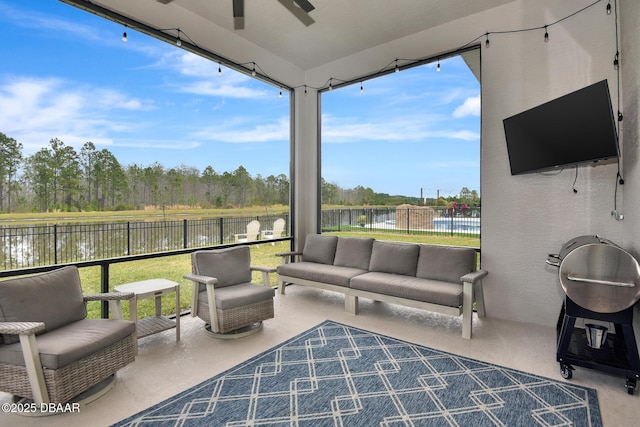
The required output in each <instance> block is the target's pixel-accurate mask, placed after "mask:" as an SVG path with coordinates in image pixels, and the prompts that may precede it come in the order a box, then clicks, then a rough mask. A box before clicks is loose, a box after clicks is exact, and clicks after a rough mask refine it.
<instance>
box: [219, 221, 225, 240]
mask: <svg viewBox="0 0 640 427" xmlns="http://www.w3.org/2000/svg"><path fill="white" fill-rule="evenodd" d="M219 232H220V244H223V243H224V237H223V236H224V219H223V217H220V229H219Z"/></svg>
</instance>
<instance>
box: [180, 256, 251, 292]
mask: <svg viewBox="0 0 640 427" xmlns="http://www.w3.org/2000/svg"><path fill="white" fill-rule="evenodd" d="M211 257H212V258H214V259H215V262H211V261H208V258H211ZM192 265H193V268H194V270H197V271H194V273H195V274H199V275H201V276H209V277H215V278H216V279H218V283H216V284H215V286H214V287H215V288H216V289H217V288H224V287H226V286H231V285H237V284H238V283H246V282H250V281H251V270H250V266H251V252H250V251H249V247H248V246H235V247H233V248H225V249H213V250H207V251H197V252H194V253H193V255H192ZM200 290H204V285H201V286H200Z"/></svg>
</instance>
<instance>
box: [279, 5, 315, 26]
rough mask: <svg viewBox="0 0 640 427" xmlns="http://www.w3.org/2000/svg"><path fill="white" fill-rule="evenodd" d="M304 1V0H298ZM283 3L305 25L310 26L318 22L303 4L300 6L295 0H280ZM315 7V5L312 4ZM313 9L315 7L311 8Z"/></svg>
mask: <svg viewBox="0 0 640 427" xmlns="http://www.w3.org/2000/svg"><path fill="white" fill-rule="evenodd" d="M296 1H300V2H301V1H302V0H296ZM278 2H280V4H281V5H283V6H284V7H285V8H287V10H288V11H289V12H291V13H292V14H293V15H294V16H295V17H296V18H298V19H299V20H300V22H302V23H303V24H304V25H305V26H307V27H308V26H309V25H311V24H313V23H314V22H316V21H315V20H314V19H313V18H312V17H311V16H309V14H307V13H306V12H305V11H304V10H302V9H301V7H302V6H300V7H298V5H297V3H294V0H278ZM311 7H313V6H311ZM311 10H313V9H311Z"/></svg>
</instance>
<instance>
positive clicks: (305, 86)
mask: <svg viewBox="0 0 640 427" xmlns="http://www.w3.org/2000/svg"><path fill="white" fill-rule="evenodd" d="M304 94H305V96H306V95H307V85H304Z"/></svg>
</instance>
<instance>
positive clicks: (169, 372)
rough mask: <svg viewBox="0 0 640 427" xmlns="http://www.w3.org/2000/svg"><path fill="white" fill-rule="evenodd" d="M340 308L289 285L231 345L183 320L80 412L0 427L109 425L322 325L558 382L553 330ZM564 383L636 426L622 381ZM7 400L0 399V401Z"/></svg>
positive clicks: (610, 419) (150, 340)
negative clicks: (586, 391) (465, 326)
mask: <svg viewBox="0 0 640 427" xmlns="http://www.w3.org/2000/svg"><path fill="white" fill-rule="evenodd" d="M343 301H344V300H343V297H342V296H340V295H337V294H334V293H331V292H326V291H320V290H317V289H309V288H303V287H301V286H296V285H292V286H289V287H288V288H287V293H286V295H279V294H278V295H277V296H276V298H275V313H276V317H275V318H274V319H271V320H269V321H266V322H265V324H264V329H263V330H262V331H260V332H259V333H258V334H256V335H253V336H250V337H246V338H242V339H238V340H226V341H225V340H217V339H214V338H210V337H209V336H208V335H207V334H205V333H204V331H203V324H204V323H203V322H202V321H201V320H199V319H193V318H191V317H190V316H183V317H182V319H181V320H182V321H181V340H180V341H179V342H176V341H175V333H174V331H173V330H169V331H165V332H162V333H159V334H156V335H152V336H149V337H145V338H142V339H140V340H139V342H138V343H139V354H138V357H137V359H136V361H135V363H132V364H130V365H129V366H127V367H125V368H124V369H122V370H120V371H119V372H118V374H117V379H116V384H115V386H114V388H113V390H111V391H110V392H108V393H107V394H106V395H105V396H103V397H101V398H100V399H98V400H96V401H95V402H92V403H90V404H88V405H86V406H83V407H82V408H80V412H79V413H68V414H59V415H55V416H48V417H41V418H27V417H22V416H18V415H15V414H7V413H0V425H6V426H47V427H53V426H64V427H69V426H108V425H110V424H112V423H115V422H117V421H120V420H122V419H124V418H126V417H128V416H130V415H132V414H135V413H137V412H139V411H141V410H143V409H145V408H147V407H149V406H151V405H153V404H155V403H158V402H160V401H162V400H164V399H166V398H168V397H170V396H173V395H175V394H177V393H179V392H180V391H183V390H185V389H187V388H189V387H191V386H193V385H196V384H198V383H200V382H202V381H204V380H206V379H208V378H210V377H212V376H214V375H216V374H218V373H220V372H222V371H224V370H226V369H228V368H231V367H233V366H234V365H236V364H238V363H239V362H242V361H244V360H246V359H248V358H250V357H251V356H254V355H256V354H258V353H261V352H262V351H265V350H267V349H269V348H271V347H273V346H275V345H277V344H279V343H280V342H282V341H284V340H286V339H288V338H290V337H293V336H294V335H296V334H298V333H300V332H303V331H305V330H306V329H309V328H311V327H313V326H315V325H316V324H318V323H320V322H322V321H323V320H327V319H330V320H333V321H336V322H340V323H345V324H348V325H351V326H355V327H358V328H363V329H367V330H370V331H372V332H377V333H380V334H384V335H388V336H391V337H394V338H398V339H402V340H406V341H409V342H413V343H417V344H421V345H425V346H428V347H432V348H435V349H439V350H444V351H448V352H451V353H455V354H459V355H462V356H466V357H471V358H475V359H479V360H482V361H485V362H490V363H495V364H498V365H502V366H506V367H509V368H514V369H519V370H522V371H526V372H530V373H533V374H538V375H542V376H545V377H549V378H552V379H557V380H561V381H565V380H563V379H562V377H561V376H560V371H559V366H558V363H557V362H556V360H555V352H556V332H555V329H554V328H552V327H543V326H537V325H530V324H522V323H516V322H510V321H504V320H497V319H491V318H487V319H477V318H474V325H473V339H471V340H465V339H463V338H462V337H461V327H462V322H461V318H456V317H451V316H445V315H438V314H431V313H426V312H424V311H420V310H414V309H407V308H402V307H398V306H393V305H390V304H384V303H378V302H373V301H370V300H365V299H361V300H360V314H358V315H357V316H353V315H350V314H348V313H345V312H344V309H343ZM558 308H559V307H558ZM489 314H490V313H489ZM570 381H571V383H572V384H577V385H583V386H587V387H592V388H595V389H597V390H598V398H599V402H600V410H601V413H602V418H603V423H604V425H605V426H612V427H623V426H637V425H638V423H640V396H639V393H638V391H636V394H635V395H633V396H631V395H629V394H627V390H626V389H625V387H624V383H625V380H624V379H623V378H621V377H615V376H612V375H609V374H606V373H602V372H599V371H594V370H589V369H584V368H579V367H578V368H576V370H575V371H574V375H573V379H572V380H570ZM9 398H10V396H9V395H7V394H3V393H0V401H2V402H6V401H7V400H8V399H9Z"/></svg>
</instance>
